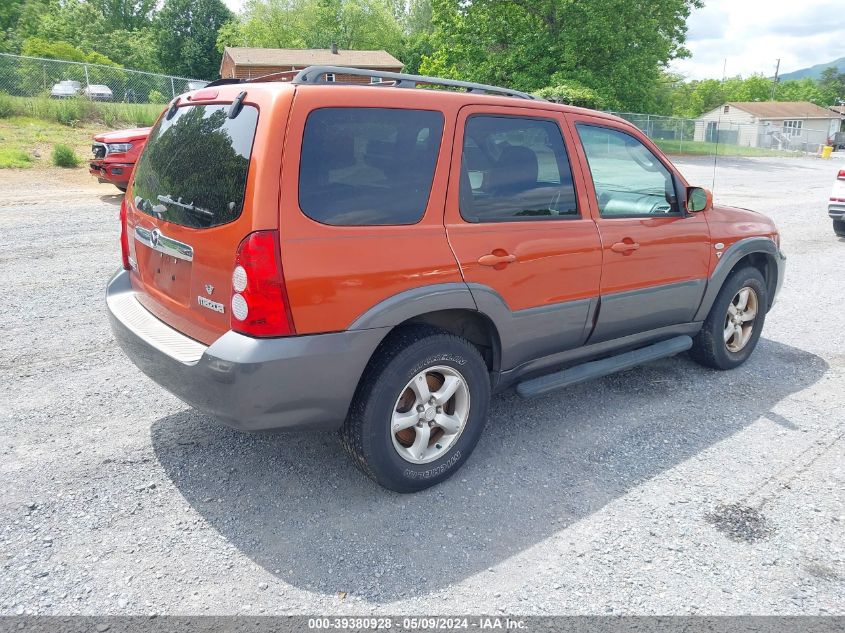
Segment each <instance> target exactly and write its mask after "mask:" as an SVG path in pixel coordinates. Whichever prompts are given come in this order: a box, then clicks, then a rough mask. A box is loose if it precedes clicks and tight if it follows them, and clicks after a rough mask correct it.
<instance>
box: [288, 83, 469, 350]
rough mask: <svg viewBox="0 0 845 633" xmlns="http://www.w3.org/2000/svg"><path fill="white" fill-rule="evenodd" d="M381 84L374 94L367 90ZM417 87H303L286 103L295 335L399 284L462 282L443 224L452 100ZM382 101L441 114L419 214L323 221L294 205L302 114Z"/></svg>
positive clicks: (339, 326) (340, 317) (331, 324)
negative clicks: (398, 220)
mask: <svg viewBox="0 0 845 633" xmlns="http://www.w3.org/2000/svg"><path fill="white" fill-rule="evenodd" d="M377 90H380V91H381V93H380V94H379V95H378V98H377V99H375V100H374V99H373V95H374V91H377ZM420 92H423V91H419V90H392V89H380V88H373V87H360V88H358V87H346V86H344V87H339V86H319V87H318V86H308V87H307V88H304V89H298V90H297V92H296V95H295V98H294V103H293V106H292V108H291V116H290V122H289V126H288V134H287V141H286V145H285V150H284V164H283V168H282V186H281V192H282V193H281V220H280V229H281V250H282V264H283V267H284V273H285V282H286V285H287V292H288V298H289V300H290V305H291V312H292V315H293V321H294V325H295V328H296V331H297V333H298V334H308V333H317V332H332V331H340V330H344V329H347V328H348V327H349V325H350V324H351V323H352V322H353V321H354V320H355V319H356V318H357V317H359V316H360V315H362V314H363V313H364V312H366V311H367V310H368V309H370V308H371V307H373V306H374V305H376V304H378V303H379V302H381V301H383V300H385V299H387V298H389V297H391V296H394V295H396V294H399V293H400V292H403V291H405V290H410V289H413V288H417V287H421V286H428V285H432V284H440V283H449V282H461V281H462V278H461V274H460V271H459V269H458V266H457V262H456V261H455V257H454V255H453V254H452V251H451V249H450V248H449V245H448V242H447V239H446V231H445V227H444V225H443V208H444V203H445V198H446V189H447V186H448V180H449V162H450V153H451V148H452V138H453V136H454V126H455V115H456V113H457V107H458V106H457V102H455V105H452V103H451V102H446V103H443V102H437V104H436V105H435V104H434V103H432V102H431V100H427V99H426V98H425V96H424V95H420ZM329 107H335V108H337V107H381V108H405V109H413V108H416V109H425V110H434V111H439V112H442V113H443V116H444V126H443V137H442V139H441V143H440V151H439V153H438V159H437V166H436V168H435V173H434V180H433V184H432V188H431V193H430V195H429V199H428V204H427V206H426V210H425V213H424V215H423V218H422V220H421V221H420V222H419V223H418V224H414V225H404V226H330V225H326V224H321V223H319V222H316V221H315V220H312V219H310V218H308V217H307V216H306V215H305V214H304V213H303V212H302V211H301V209H300V207H299V195H298V192H299V162H300V157H301V151H302V136H303V132H304V129H305V123H306V120H307V117H308V114H309V113H310V112H311V111H313V110H314V109H316V108H329Z"/></svg>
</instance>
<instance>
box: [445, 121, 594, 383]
mask: <svg viewBox="0 0 845 633" xmlns="http://www.w3.org/2000/svg"><path fill="white" fill-rule="evenodd" d="M562 123H563V120H562V117H561V115H560V114H559V113H558V112H556V111H554V110H549V111H542V110H538V109H536V108H530V109H529V108H512V107H490V106H467V107H464V108H462V109H461V111H460V113H459V116H458V121H457V130H456V135H455V143H454V148H453V156H452V166H451V175H450V179H449V182H450V187H449V194H448V197H447V204H446V214H445V220H446V231H447V234H448V236H449V242H450V244H451V246H452V249H453V251H454V253H455V257H456V258H457V260H458V263H459V265H460V267H461V271H462V273H463V277H464V279H465V281H466V282H467V283H468V284H469V285H470V289H471V290H472V293H473V296H474V298H475V300H476V303H477V304H478V306H479V308H480V309H481V310H482V311H484V312H486V313H488V314H490V315H491V316H495V317H496V318H497V321H498V322H497V325H499V327H500V335H501V338H502V368H503V369H504V370H508V369H511V368H513V367H516V366H518V365H520V364H522V363H524V362H527V361H530V360H534V359H537V358H541V357H543V356H548V355H551V354H554V353H556V352H559V351H562V350H565V349H569V348H573V347H577V346H578V345H580V344H582V343H583V342H584V339H585V337H586V335H587V333H588V326H589V324H590V314H591V311H592V309H593V308H594V306H595V300H596V298H597V297H598V292H599V277H600V273H601V244H600V241H599V236H598V231H597V229H596V225H595V222H594V221H593V220H592V218H591V217H590V215H589V210H588V208H587V207H586V205H584V198H585V192H584V191H583V189H581V187H582V183H581V181H579V180H576V179H575V178H573V170H572V167H571V164H570V163H571V160H570V156H571V154H570V152H569V147H570V146H571V144H572V140H571V138H570V137H569V135H568V133H567V132H566V130H565V127H564V126H563V125H562ZM453 183H455V184H453Z"/></svg>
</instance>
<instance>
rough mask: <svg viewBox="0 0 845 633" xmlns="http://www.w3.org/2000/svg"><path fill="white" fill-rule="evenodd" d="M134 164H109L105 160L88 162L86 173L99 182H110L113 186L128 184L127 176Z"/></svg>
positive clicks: (130, 173)
mask: <svg viewBox="0 0 845 633" xmlns="http://www.w3.org/2000/svg"><path fill="white" fill-rule="evenodd" d="M134 167H135V163H110V162H108V161H106V160H96V159H95V160H91V161H89V162H88V172H89V173H90V174H91V175H92V176H95V177H96V178H97V180H99V181H100V182H110V183H112V184H113V185H124V186H125V185H127V184H129V176H131V175H132V169H133V168H134Z"/></svg>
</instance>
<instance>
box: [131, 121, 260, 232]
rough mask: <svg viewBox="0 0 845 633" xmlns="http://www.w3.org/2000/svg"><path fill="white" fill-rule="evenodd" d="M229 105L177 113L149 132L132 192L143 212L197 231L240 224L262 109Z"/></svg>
mask: <svg viewBox="0 0 845 633" xmlns="http://www.w3.org/2000/svg"><path fill="white" fill-rule="evenodd" d="M228 112H229V105H205V106H186V107H182V108H178V109H177V110H176V114H175V115H174V116H173V118H172V119H170V120H169V121H168V120H167V119H166V118H165V117H162V118H161V120H160V121H159V123H158V124H157V125H156V127H154V128H153V130H152V132H151V133H150V136H149V139H148V140H147V144H146V145H145V146H144V152H143V154H142V155H141V160H140V161H139V162H138V166H137V167H136V168H135V180H134V184H133V193H134V195H135V204H136V206H137V208H138V209H139V210H140V211H143V212H144V213H147V214H148V215H152V216H155V217H157V218H159V219H162V220H166V221H168V222H173V223H175V224H181V225H183V226H190V227H195V228H200V227H209V226H216V225H218V224H225V223H227V222H231V221H232V220H235V219H236V218H237V217H238V216H239V215H240V214H241V211H242V210H243V204H244V189H245V187H246V177H247V172H248V171H249V158H250V154H251V153H252V141H253V138H254V137H255V126H256V124H257V123H258V110H257V109H256V108H254V107H252V106H244V108H243V110H241V112H240V114H238V116H236V117H235V118H234V119H230V118H228V117H227V114H228Z"/></svg>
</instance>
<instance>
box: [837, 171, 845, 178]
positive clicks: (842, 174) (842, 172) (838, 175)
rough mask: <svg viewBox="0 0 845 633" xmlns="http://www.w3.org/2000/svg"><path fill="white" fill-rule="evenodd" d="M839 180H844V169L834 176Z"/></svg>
mask: <svg viewBox="0 0 845 633" xmlns="http://www.w3.org/2000/svg"><path fill="white" fill-rule="evenodd" d="M836 177H837V178H838V179H839V180H845V169H840V170H839V173H838V174H837V175H836Z"/></svg>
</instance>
